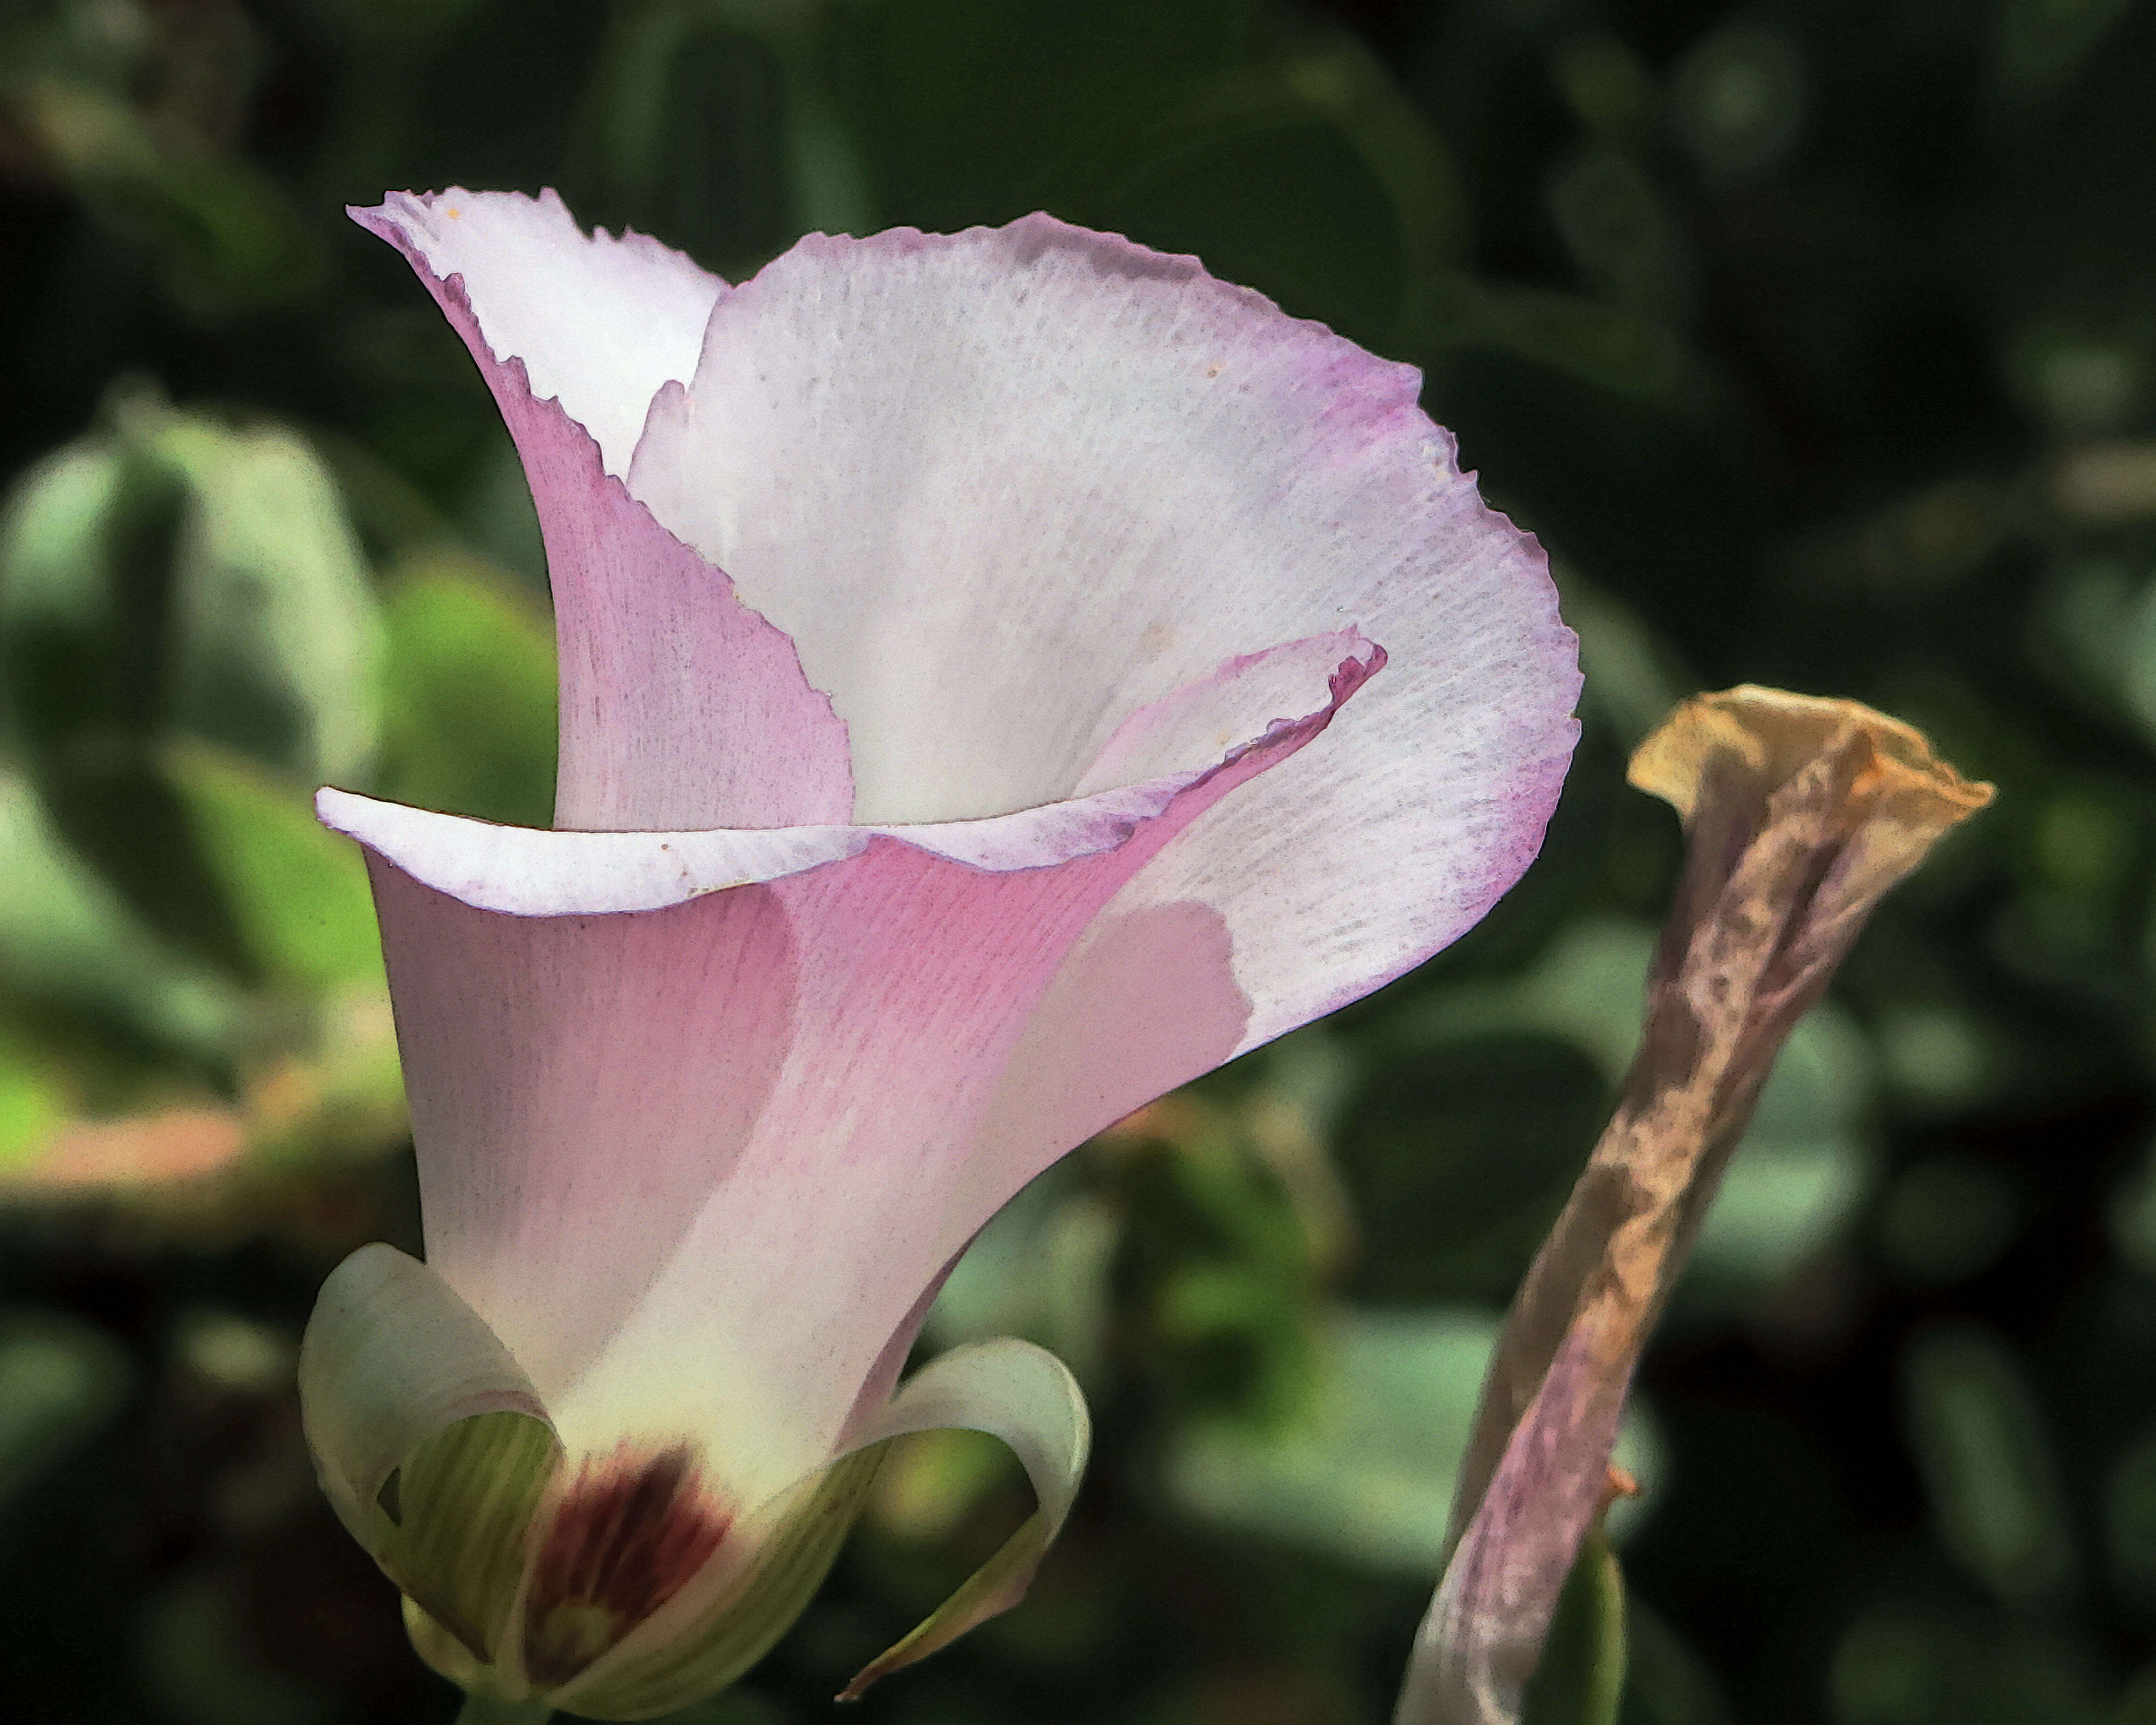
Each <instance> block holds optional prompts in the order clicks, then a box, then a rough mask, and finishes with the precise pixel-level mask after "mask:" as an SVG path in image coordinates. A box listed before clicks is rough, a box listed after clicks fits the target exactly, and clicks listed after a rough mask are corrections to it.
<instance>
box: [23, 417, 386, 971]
mask: <svg viewBox="0 0 2156 1725" xmlns="http://www.w3.org/2000/svg"><path fill="white" fill-rule="evenodd" d="M110 419H111V422H112V425H113V429H111V430H110V431H105V432H100V433H93V434H91V435H90V436H89V437H86V438H85V439H80V440H79V441H78V442H77V443H76V444H73V445H71V446H69V448H68V449H64V450H63V451H61V452H59V454H56V455H54V456H52V457H49V458H48V459H46V460H45V461H44V462H43V463H41V464H39V465H38V466H37V467H35V468H33V469H32V470H31V471H30V472H29V473H28V475H25V476H24V478H23V480H22V481H21V482H20V483H19V484H18V485H17V486H16V487H15V489H14V490H13V493H12V494H11V495H10V497H9V499H8V505H7V508H6V511H5V515H4V519H0V671H4V682H5V687H6V691H7V694H8V701H9V714H8V716H9V717H10V719H11V720H12V721H13V726H14V727H15V730H16V732H17V733H18V736H19V737H20V738H21V740H22V744H23V752H24V754H25V757H26V760H27V762H28V765H29V767H30V768H31V770H32V773H33V777H34V779H35V781H36V783H37V785H38V789H39V791H40V793H42V796H43V798H44V803H45V805H46V807H47V808H48V809H49V811H50V814H51V816H52V819H53V823H54V826H55V827H56V828H57V829H58V831H59V833H60V834H62V835H63V836H64V839H65V840H66V841H67V843H68V844H69V845H71V846H72V847H74V849H75V850H78V851H80V853H81V854H82V855H83V856H84V857H85V860H87V861H89V862H90V864H91V865H94V866H95V868H96V869H98V870H100V872H102V873H103V874H104V875H105V877H106V879H107V880H110V882H111V883H112V885H113V886H115V887H116V888H117V889H118V890H119V891H120V892H121V894H122V895H123V896H125V897H126V899H127V900H128V901H129V902H130V903H131V905H132V906H134V908H135V909H136V911H139V912H140V913H141V915H142V916H143V917H144V918H145V920H146V921H147V922H149V923H151V925H152V926H153V927H155V928H157V930H158V932H160V933H162V934H163V935H165V936H167V937H169V938H171V939H172V940H174V941H175V942H178V943H179V944H181V945H182V946H183V947H186V948H187V949H188V950H189V951H190V952H193V953H194V954H196V955H198V956H200V957H207V958H208V959H210V960H211V961H212V962H213V963H216V964H218V965H219V966H220V967H222V968H225V969H228V970H229V971H232V972H234V973H238V974H239V975H241V976H243V977H245V976H251V975H253V974H254V965H255V964H256V963H257V962H259V956H260V955H259V950H258V949H256V948H255V947H253V945H252V944H251V943H250V942H249V941H248V940H247V939H246V938H244V937H243V936H242V934H241V932H240V930H239V927H238V926H237V923H236V922H235V921H234V918H235V916H236V915H237V911H236V907H234V906H231V905H229V904H228V903H227V902H226V900H225V897H224V895H223V891H222V890H221V889H222V885H223V875H222V871H221V868H220V865H218V862H217V860H215V859H213V858H211V857H209V856H207V855H204V854H203V851H202V850H201V849H200V847H199V845H198V844H197V842H196V836H197V832H198V828H197V826H196V824H194V821H193V814H194V813H195V811H190V810H187V809H183V808H182V806H181V804H180V803H179V802H178V800H177V798H176V797H175V795H174V792H173V788H172V786H171V785H170V784H169V783H167V779H166V778H165V777H164V773H163V770H162V762H161V761H160V760H159V758H158V757H159V752H160V750H161V749H162V747H163V745H164V742H165V741H166V740H167V737H172V736H174V735H177V734H179V733H181V732H186V731H189V730H192V731H193V732H194V733H195V734H197V735H199V736H203V737H208V738H209V739H211V740H213V741H218V742H224V743H226V744H228V745H231V746H234V747H244V748H246V749H249V750H250V751H252V752H254V753H256V754H257V755H258V757H259V758H261V759H263V760H264V761H266V762H269V763H270V764H272V765H274V766H278V767H281V768H286V769H288V770H290V771H291V772H292V773H295V775H296V776H298V777H300V778H303V779H307V780H313V779H314V778H315V776H316V774H317V773H319V772H321V771H324V770H326V769H330V768H335V769H336V770H337V771H339V772H342V773H349V772H351V771H352V769H353V768H355V767H356V766H357V764H358V762H360V761H361V760H362V758H363V757H364V756H365V755H366V754H367V752H369V751H370V750H371V748H372V742H373V732H374V726H375V722H376V703H377V688H376V677H377V665H376V660H377V654H378V629H379V625H378V624H377V620H376V618H375V616H374V602H373V598H372V593H371V590H370V588H369V585H368V583H367V576H366V572H365V571H364V569H363V567H362V565H361V564H360V562H359V560H358V556H357V548H356V547H355V546H354V544H353V542H352V536H351V532H350V530H349V529H348V528H347V527H346V526H345V524H344V521H343V516H342V514H341V508H340V506H339V505H338V503H337V501H336V496H335V494H334V492H333V490H332V489H331V485H330V482H329V480H328V478H327V476H326V474H325V473H324V472H323V471H322V470H321V467H320V465H319V464H318V463H317V462H316V460H315V459H314V457H313V456H312V455H311V454H310V453H309V452H308V451H307V450H306V449H305V448H304V447H303V446H302V445H300V444H299V443H298V442H296V441H295V439H292V438H290V436H289V435H288V434H284V433H282V432H277V431H274V430H255V431H248V430H234V429H229V428H228V427H225V426H223V425H222V424H218V422H217V421H215V420H213V419H210V418H207V417H204V416H201V415H196V414H189V413H179V412H176V411H174V410H173V409H172V408H167V406H165V405H164V404H163V403H162V402H161V401H159V400H157V398H155V397H154V396H152V395H150V394H147V393H144V392H142V391H141V390H140V389H139V388H126V389H121V390H119V391H116V392H115V394H114V397H113V398H112V400H111V402H110ZM258 932H259V931H258Z"/></svg>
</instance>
